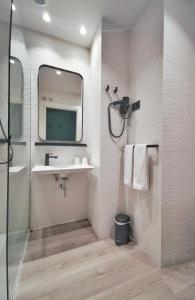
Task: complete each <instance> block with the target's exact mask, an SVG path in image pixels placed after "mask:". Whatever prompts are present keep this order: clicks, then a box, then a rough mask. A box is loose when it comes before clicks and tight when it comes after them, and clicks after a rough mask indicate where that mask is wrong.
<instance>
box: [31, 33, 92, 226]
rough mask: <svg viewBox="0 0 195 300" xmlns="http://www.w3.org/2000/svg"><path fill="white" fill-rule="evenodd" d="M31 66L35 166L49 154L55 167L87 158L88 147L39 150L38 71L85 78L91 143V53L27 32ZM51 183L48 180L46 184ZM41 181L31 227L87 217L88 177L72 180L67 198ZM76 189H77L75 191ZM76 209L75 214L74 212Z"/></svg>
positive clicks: (53, 184) (35, 188) (34, 192)
mask: <svg viewBox="0 0 195 300" xmlns="http://www.w3.org/2000/svg"><path fill="white" fill-rule="evenodd" d="M25 39H26V42H27V46H28V54H29V61H30V66H31V107H32V108H31V129H32V134H31V136H32V138H31V142H32V147H31V157H32V166H34V165H43V164H44V156H45V153H47V152H51V153H54V154H55V155H57V156H58V159H57V160H52V161H51V163H52V164H53V165H66V164H72V162H73V159H74V156H87V155H88V149H87V148H84V147H63V146H60V147H56V146H47V147H46V146H44V147H35V146H34V143H35V142H37V141H40V139H39V136H38V90H37V79H38V70H39V67H40V66H41V65H42V64H48V65H51V66H54V67H57V68H62V69H66V70H70V71H75V72H77V73H80V74H81V75H82V76H83V78H84V138H83V142H86V143H88V142H89V141H90V129H88V128H89V127H90V126H89V122H88V116H89V113H88V111H89V110H90V108H89V50H88V49H86V48H82V47H79V46H75V45H73V44H69V43H67V42H65V41H62V40H58V39H55V38H52V37H49V36H47V35H44V34H40V33H37V32H33V31H29V30H25ZM46 179H47V180H46ZM46 179H45V178H43V177H37V175H36V178H35V176H34V175H33V180H32V207H31V227H32V228H41V227H47V226H52V225H55V224H60V223H65V222H69V221H73V220H79V219H83V218H86V217H87V204H88V189H87V185H88V176H87V174H83V173H82V174H74V175H71V176H69V180H68V183H67V198H66V199H64V198H62V197H61V196H60V189H59V188H58V185H57V184H56V182H55V179H54V177H52V176H51V177H50V176H48V178H46ZM75 187H76V188H75ZM73 207H75V214H74V209H73Z"/></svg>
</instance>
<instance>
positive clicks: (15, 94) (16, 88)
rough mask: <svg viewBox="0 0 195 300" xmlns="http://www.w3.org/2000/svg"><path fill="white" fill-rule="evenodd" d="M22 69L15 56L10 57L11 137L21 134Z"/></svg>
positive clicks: (14, 137) (17, 136)
mask: <svg viewBox="0 0 195 300" xmlns="http://www.w3.org/2000/svg"><path fill="white" fill-rule="evenodd" d="M23 89H24V88H23V69H22V64H21V62H20V60H19V59H17V58H16V57H11V58H10V133H11V137H12V139H17V138H20V137H21V136H22V123H23Z"/></svg>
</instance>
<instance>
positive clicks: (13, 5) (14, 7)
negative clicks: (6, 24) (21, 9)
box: [12, 3, 16, 11]
mask: <svg viewBox="0 0 195 300" xmlns="http://www.w3.org/2000/svg"><path fill="white" fill-rule="evenodd" d="M15 10H16V6H15V4H13V3H12V11H15Z"/></svg>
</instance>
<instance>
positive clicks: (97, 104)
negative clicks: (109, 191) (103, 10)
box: [88, 26, 102, 236]
mask: <svg viewBox="0 0 195 300" xmlns="http://www.w3.org/2000/svg"><path fill="white" fill-rule="evenodd" d="M101 30H102V28H101V26H100V28H99V29H98V30H97V33H96V36H95V38H94V41H93V43H92V46H91V50H90V78H91V81H90V93H91V95H90V96H91V111H90V123H89V124H90V127H91V139H90V160H91V163H92V165H93V166H95V169H94V170H93V171H92V172H91V173H90V177H89V204H88V214H89V220H90V222H91V224H92V226H93V229H94V230H95V232H96V234H97V235H98V236H100V214H101V206H100V201H99V200H100V141H101V65H102V64H101V59H102V56H101V54H102V32H101Z"/></svg>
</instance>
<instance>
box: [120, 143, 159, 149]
mask: <svg viewBox="0 0 195 300" xmlns="http://www.w3.org/2000/svg"><path fill="white" fill-rule="evenodd" d="M134 147H135V145H134ZM146 147H147V148H159V145H158V144H148V145H147V146H146ZM124 148H125V147H124ZM124 148H123V149H124Z"/></svg>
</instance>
